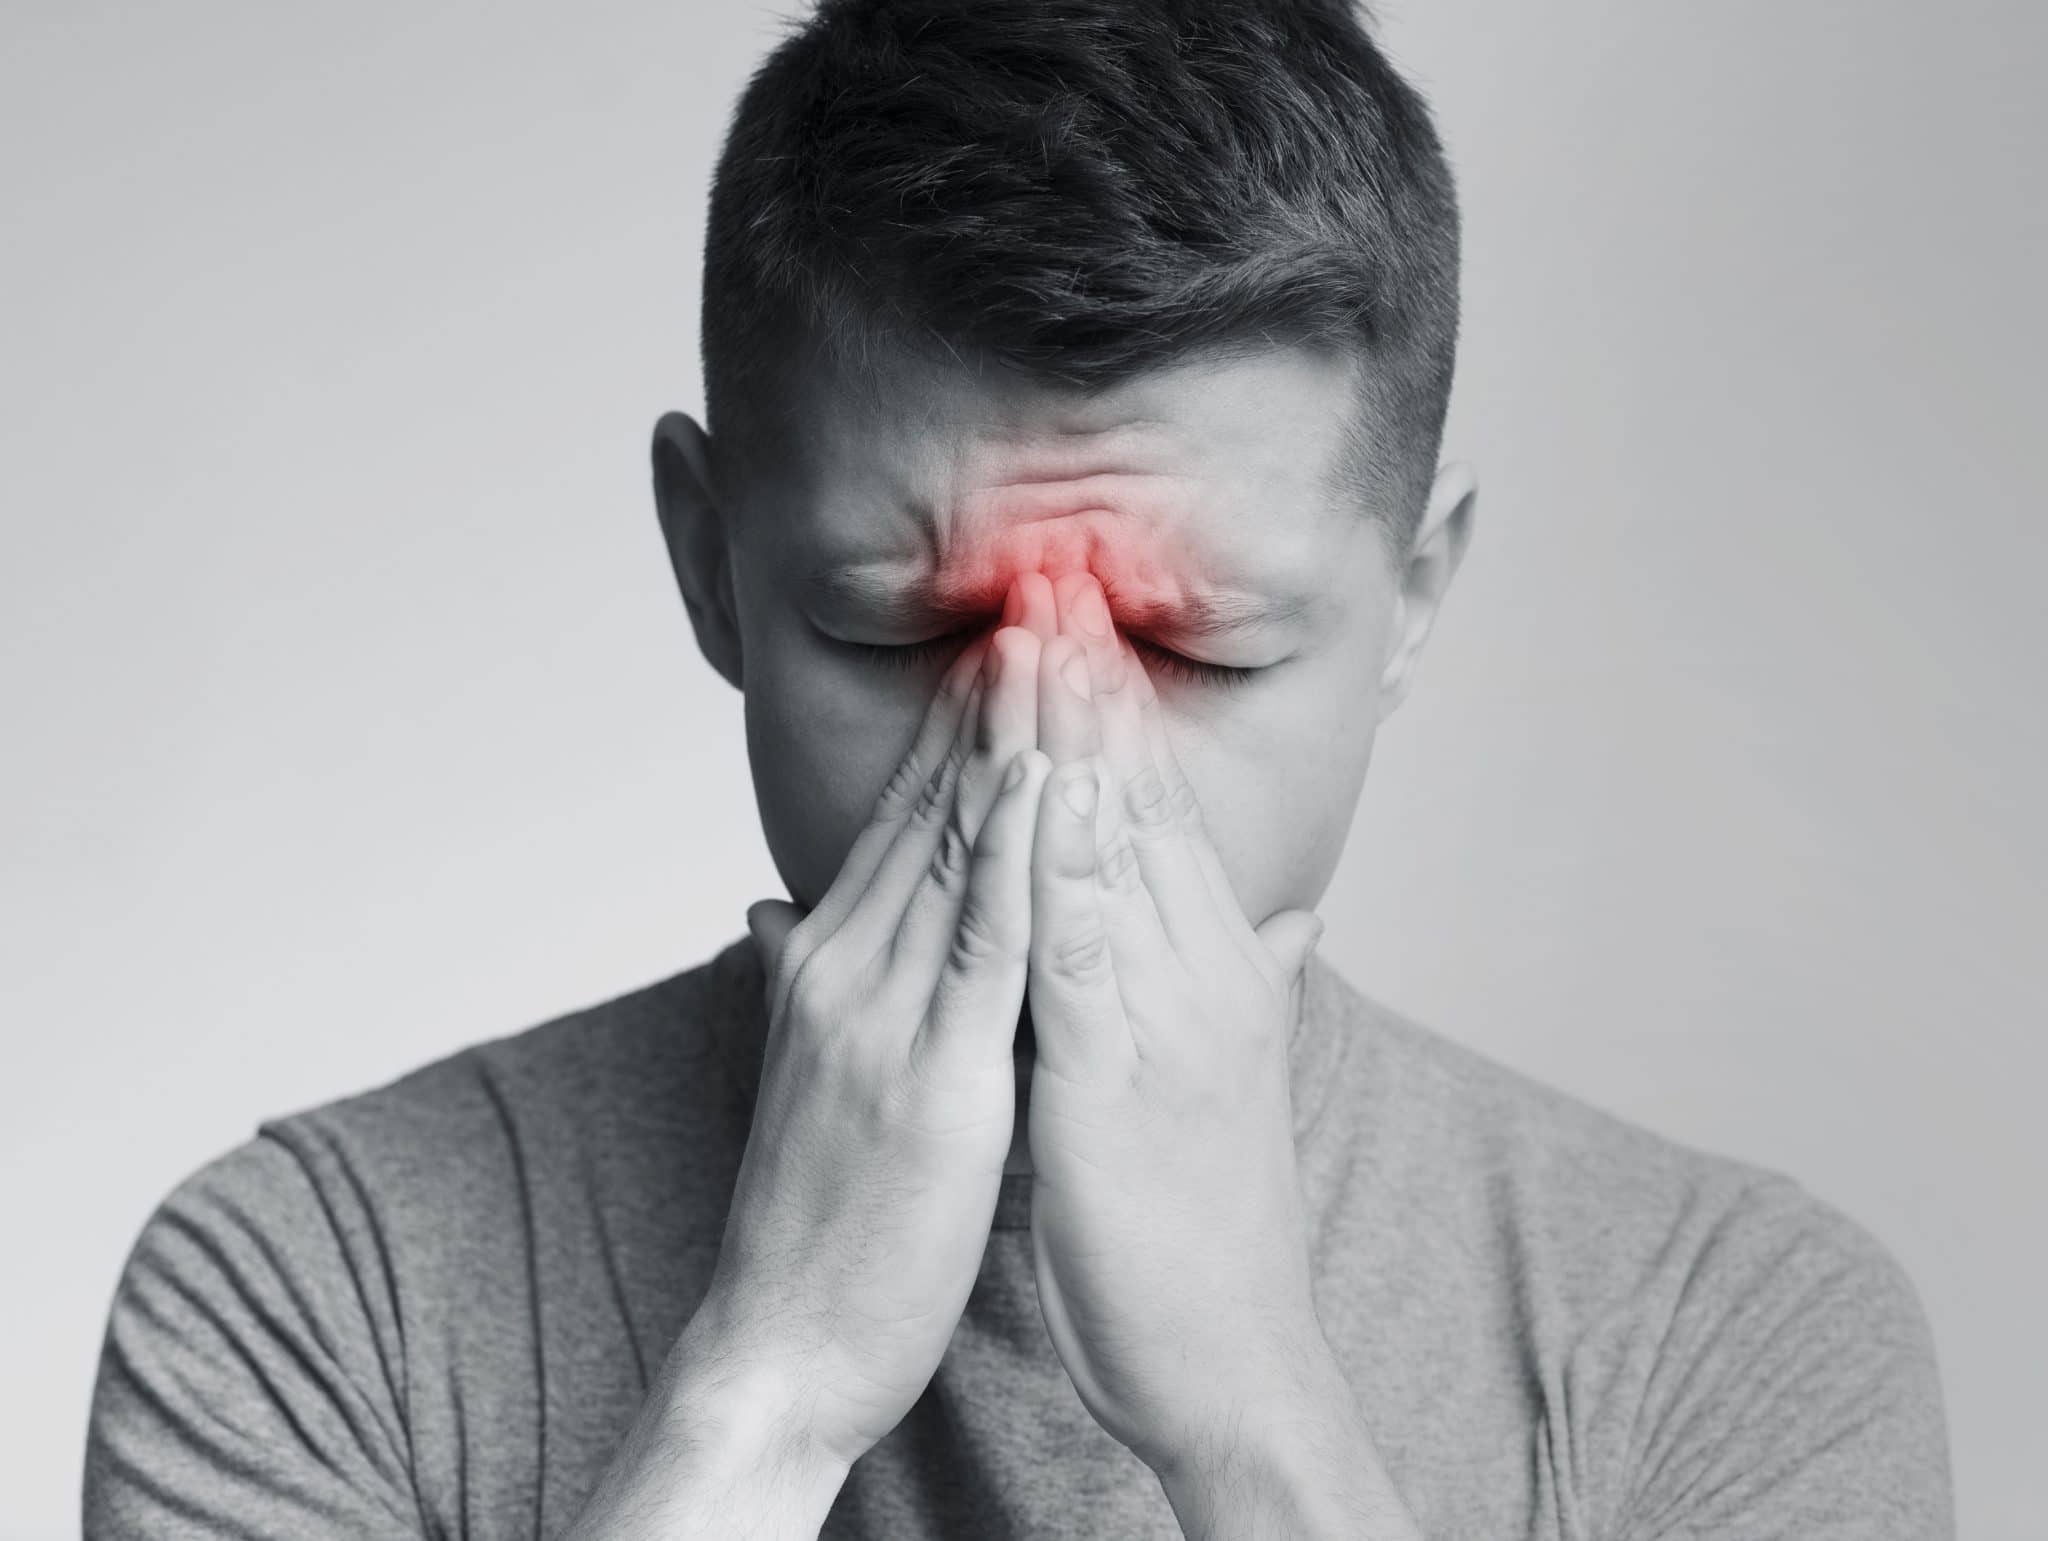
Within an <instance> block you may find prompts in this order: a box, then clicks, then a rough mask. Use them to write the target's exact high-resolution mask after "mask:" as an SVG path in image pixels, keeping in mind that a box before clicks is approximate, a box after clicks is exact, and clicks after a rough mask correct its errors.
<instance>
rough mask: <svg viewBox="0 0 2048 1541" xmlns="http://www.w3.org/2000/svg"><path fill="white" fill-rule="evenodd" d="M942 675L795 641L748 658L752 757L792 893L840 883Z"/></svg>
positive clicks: (765, 821)
mask: <svg viewBox="0 0 2048 1541" xmlns="http://www.w3.org/2000/svg"><path fill="white" fill-rule="evenodd" d="M936 678H937V676H936V673H934V674H933V677H932V679H930V680H927V679H925V678H923V676H922V675H916V676H912V675H908V674H906V675H903V676H898V675H894V674H890V673H886V672H883V671H877V670H871V669H860V668H855V667H850V666H848V665H847V663H846V662H845V661H844V660H842V659H838V658H832V657H825V656H821V655H820V654H819V653H818V651H817V650H816V649H814V648H811V647H808V646H805V645H803V644H802V643H801V642H800V641H799V640H797V639H794V638H788V639H783V640H781V641H779V642H775V643H768V644H766V645H756V646H753V647H750V648H749V650H748V653H747V693H746V717H747V757H748V761H749V763H750V765H751V767H752V770H753V779H754V798H755V801H756V803H757V804H758V806H759V808H760V813H761V829H762V833H763V834H764V835H765V836H766V837H767V841H768V849H769V853H770V854H771V855H772V856H773V857H774V858H775V866H776V869H777V870H778V871H779V872H780V873H781V874H782V879H783V882H784V883H786V884H787V885H788V887H789V891H790V893H791V894H792V895H793V896H794V897H795V898H796V899H797V900H798V901H799V902H801V903H803V904H805V905H814V904H816V903H817V902H818V900H819V898H820V897H822V896H823V894H824V892H825V890H826V889H828V888H830V887H831V886H832V879H833V878H834V877H835V876H836V875H837V874H838V871H839V867H840V863H841V862H843V861H844V860H845V859H846V852H847V849H848V847H850V846H851V845H852V844H853V840H854V837H855V836H856V835H857V834H859V833H860V830H861V826H862V825H864V824H865V823H866V822H867V818H868V814H869V813H870V811H871V810H872V809H873V807H874V803H875V798H876V797H877V796H879V795H880V793H881V790H882V786H883V784H884V783H885V782H886V781H887V780H888V778H889V773H890V772H891V771H892V770H894V769H895V768H896V765H897V762H898V761H900V760H901V759H902V757H903V756H904V754H905V753H907V752H908V750H909V748H910V744H911V740H912V739H913V738H914V737H915V736H916V734H917V725H918V723H919V721H920V720H921V719H922V718H923V716H924V710H925V705H926V702H927V700H928V699H929V697H930V694H931V689H932V686H933V684H934V683H935V682H936Z"/></svg>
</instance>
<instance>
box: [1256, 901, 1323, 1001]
mask: <svg viewBox="0 0 2048 1541" xmlns="http://www.w3.org/2000/svg"><path fill="white" fill-rule="evenodd" d="M1258 936H1259V940H1260V941H1262V942H1264V943H1265V944H1266V950H1267V951H1268V952H1270V953H1271V954H1272V955H1273V958H1274V961H1276V962H1277V963H1278V964H1279V965H1280V977H1281V978H1283V979H1285V980H1286V981H1287V982H1288V984H1289V985H1290V986H1295V987H1298V986H1299V985H1300V983H1301V974H1302V970H1303V969H1305V968H1307V967H1308V959H1309V954H1310V953H1312V952H1314V951H1315V950H1316V943H1317V942H1320V941H1321V940H1322V939H1323V923H1322V921H1321V920H1319V919H1317V917H1316V916H1315V915H1314V914H1312V913H1310V912H1309V911H1308V910H1282V911H1281V912H1280V913H1279V914H1277V915H1271V916H1268V917H1267V918H1266V919H1265V920H1264V921H1263V922H1262V923H1261V924H1260V925H1259V927H1258Z"/></svg>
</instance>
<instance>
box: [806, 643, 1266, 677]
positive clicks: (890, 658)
mask: <svg viewBox="0 0 2048 1541" xmlns="http://www.w3.org/2000/svg"><path fill="white" fill-rule="evenodd" d="M973 635H974V631H973V630H971V629H969V630H961V631H949V632H945V633H943V634H941V635H939V636H936V637H926V638H925V639H923V640H922V641H919V642H897V643H886V642H848V641H845V640H844V639H842V638H839V637H828V639H827V640H829V641H830V642H831V643H832V644H833V645H834V646H836V647H840V648H844V649H845V650H847V651H848V652H851V653H853V654H854V655H855V656H856V657H859V658H861V659H863V660H864V661H866V662H868V663H871V664H874V665H875V666H876V667H878V668H883V669H893V670H895V671H897V672H898V673H904V674H908V673H911V672H913V671H915V670H917V669H920V668H923V667H925V666H926V665H928V664H934V663H937V662H939V661H940V660H941V659H947V660H950V659H951V658H952V657H954V656H955V655H957V654H958V653H959V651H960V649H961V648H963V647H965V646H966V645H967V641H968V639H969V638H970V637H972V636H973ZM1124 636H1125V640H1126V641H1128V642H1129V643H1130V644H1131V648H1132V651H1134V652H1136V653H1137V654H1138V656H1139V657H1140V658H1141V659H1143V660H1144V663H1145V667H1146V669H1147V670H1149V671H1150V672H1152V673H1153V674H1163V675H1165V676H1166V677H1167V678H1169V679H1172V680H1175V681H1178V682H1179V683H1182V684H1194V685H1211V686H1217V687H1220V688H1222V689H1226V690H1229V689H1235V688H1237V687H1239V686H1242V685H1244V684H1246V683H1247V682H1248V681H1249V680H1250V679H1251V678H1252V676H1254V675H1256V674H1260V673H1262V672H1264V671H1262V670H1260V669H1256V668H1245V667H1242V666H1239V665H1235V664H1221V663H1210V662H1209V661H1208V660H1206V659H1202V658H1190V657H1188V656H1187V655H1186V654H1185V653H1176V652H1174V651H1173V650H1172V649H1171V648H1168V647H1162V646H1161V645H1160V644H1159V643H1157V642H1153V641H1151V640H1150V639H1149V638H1145V637H1139V636H1134V635H1132V634H1131V633H1129V632H1126V633H1125V634H1124Z"/></svg>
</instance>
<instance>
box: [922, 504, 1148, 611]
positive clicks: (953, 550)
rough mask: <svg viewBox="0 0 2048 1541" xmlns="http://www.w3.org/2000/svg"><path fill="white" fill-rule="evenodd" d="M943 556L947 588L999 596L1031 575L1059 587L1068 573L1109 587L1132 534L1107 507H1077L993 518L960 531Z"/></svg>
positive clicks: (1123, 565) (1123, 566) (1123, 564)
mask: <svg viewBox="0 0 2048 1541" xmlns="http://www.w3.org/2000/svg"><path fill="white" fill-rule="evenodd" d="M953 536H954V538H953V539H952V540H951V541H950V542H948V543H947V546H948V549H946V550H945V552H944V553H943V555H942V557H941V561H940V566H941V569H942V571H943V573H944V578H943V580H942V583H943V586H944V587H946V588H948V589H953V590H956V591H972V592H977V593H995V594H1000V593H1001V592H1002V591H1003V590H1005V589H1007V588H1008V587H1009V585H1010V583H1011V582H1012V581H1013V580H1014V579H1016V578H1018V577H1020V576H1022V575H1023V574H1025V573H1028V572H1041V573H1044V574H1045V575H1046V577H1048V578H1050V579H1052V580H1053V581H1055V582H1057V581H1058V580H1059V579H1061V578H1063V577H1065V576H1066V575H1067V574H1068V573H1074V572H1092V573H1094V574H1095V575H1096V577H1097V578H1099V579H1101V580H1102V581H1103V582H1104V583H1105V584H1108V583H1110V582H1111V575H1112V573H1114V572H1117V571H1128V570H1129V568H1130V566H1131V563H1130V561H1129V560H1128V557H1127V555H1125V554H1122V548H1124V547H1127V546H1131V545H1133V544H1134V542H1133V539H1132V536H1133V532H1132V531H1130V530H1128V529H1123V528H1120V522H1119V521H1118V520H1117V518H1116V516H1115V514H1114V513H1113V512H1111V511H1110V510H1108V509H1105V508H1076V509H1074V510H1072V511H1070V512H1062V513H1059V514H1056V515H1051V516H1040V517H1036V518H1028V517H1014V516H1013V517H1008V518H1005V517H1003V516H1001V515H994V516H992V517H985V518H982V519H978V520H974V521H972V522H969V523H965V524H963V525H961V526H956V527H955V529H954V531H953Z"/></svg>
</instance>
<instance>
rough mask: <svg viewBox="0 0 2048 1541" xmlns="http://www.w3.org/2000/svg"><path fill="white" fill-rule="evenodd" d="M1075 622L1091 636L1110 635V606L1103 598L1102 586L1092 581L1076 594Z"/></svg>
mask: <svg viewBox="0 0 2048 1541" xmlns="http://www.w3.org/2000/svg"><path fill="white" fill-rule="evenodd" d="M1074 623H1075V624H1076V625H1077V626H1079V627H1080V628H1081V630H1083V631H1084V632H1086V633H1087V634H1088V635H1089V636H1091V637H1106V636H1108V635H1109V606H1108V604H1107V603H1105V602H1104V600H1103V598H1102V586H1101V585H1100V584H1099V583H1094V582H1090V583H1088V584H1085V585H1083V587H1082V589H1081V592H1080V593H1078V594H1076V595H1075V596H1074Z"/></svg>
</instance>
